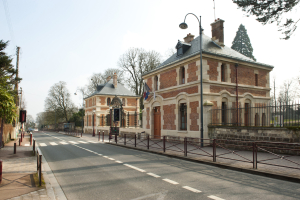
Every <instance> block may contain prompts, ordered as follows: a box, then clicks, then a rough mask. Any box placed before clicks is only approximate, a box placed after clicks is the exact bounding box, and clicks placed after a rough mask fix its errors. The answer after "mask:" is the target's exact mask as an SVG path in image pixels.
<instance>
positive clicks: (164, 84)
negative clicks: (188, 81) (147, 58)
mask: <svg viewBox="0 0 300 200" xmlns="http://www.w3.org/2000/svg"><path fill="white" fill-rule="evenodd" d="M176 77H177V72H176V69H172V70H170V71H167V72H164V73H162V74H160V79H159V81H160V89H165V88H168V87H172V86H176V85H177V81H176Z"/></svg>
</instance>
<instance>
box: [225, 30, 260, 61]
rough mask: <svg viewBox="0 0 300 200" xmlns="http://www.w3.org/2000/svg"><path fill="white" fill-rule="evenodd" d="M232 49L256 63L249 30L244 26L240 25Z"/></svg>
mask: <svg viewBox="0 0 300 200" xmlns="http://www.w3.org/2000/svg"><path fill="white" fill-rule="evenodd" d="M231 48H232V49H234V50H236V51H237V52H240V53H241V54H243V55H245V56H247V57H249V58H251V59H253V60H255V61H256V59H255V58H254V56H253V48H252V45H251V42H250V39H249V36H248V34H247V30H246V28H245V26H244V25H243V24H241V25H240V27H239V29H238V31H237V32H236V36H235V38H234V40H233V42H232V46H231Z"/></svg>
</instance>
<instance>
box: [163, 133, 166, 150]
mask: <svg viewBox="0 0 300 200" xmlns="http://www.w3.org/2000/svg"><path fill="white" fill-rule="evenodd" d="M163 149H164V152H166V136H163Z"/></svg>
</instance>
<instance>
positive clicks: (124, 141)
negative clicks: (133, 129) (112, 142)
mask: <svg viewBox="0 0 300 200" xmlns="http://www.w3.org/2000/svg"><path fill="white" fill-rule="evenodd" d="M124 145H126V134H124Z"/></svg>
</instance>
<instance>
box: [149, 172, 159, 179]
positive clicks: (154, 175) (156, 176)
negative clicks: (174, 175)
mask: <svg viewBox="0 0 300 200" xmlns="http://www.w3.org/2000/svg"><path fill="white" fill-rule="evenodd" d="M147 174H148V175H150V176H153V177H155V178H159V177H160V176H158V175H156V174H153V173H147Z"/></svg>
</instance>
